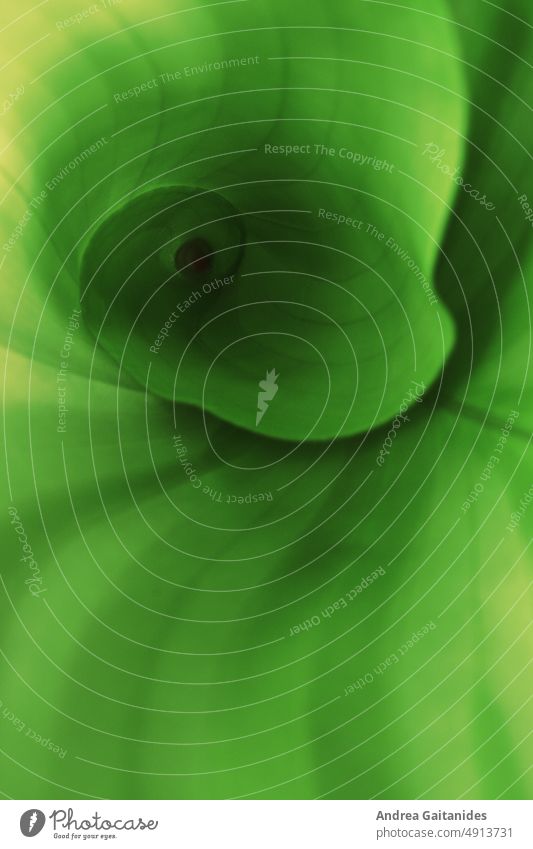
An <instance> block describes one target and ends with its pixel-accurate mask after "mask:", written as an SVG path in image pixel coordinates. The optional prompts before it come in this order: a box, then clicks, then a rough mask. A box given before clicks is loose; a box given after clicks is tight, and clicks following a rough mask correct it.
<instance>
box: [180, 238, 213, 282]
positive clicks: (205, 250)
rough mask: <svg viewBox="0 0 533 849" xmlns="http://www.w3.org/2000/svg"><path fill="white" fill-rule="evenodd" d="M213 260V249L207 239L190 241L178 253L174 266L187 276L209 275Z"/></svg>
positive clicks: (181, 246)
mask: <svg viewBox="0 0 533 849" xmlns="http://www.w3.org/2000/svg"><path fill="white" fill-rule="evenodd" d="M213 260H214V256H213V248H212V246H211V245H210V244H209V242H208V241H206V239H201V238H197V239H189V240H188V241H187V242H184V243H183V245H180V247H179V248H178V250H177V251H176V254H175V256H174V265H175V266H176V270H177V271H183V273H184V274H186V275H190V274H193V275H196V274H208V273H209V272H210V271H211V269H212V267H213Z"/></svg>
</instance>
